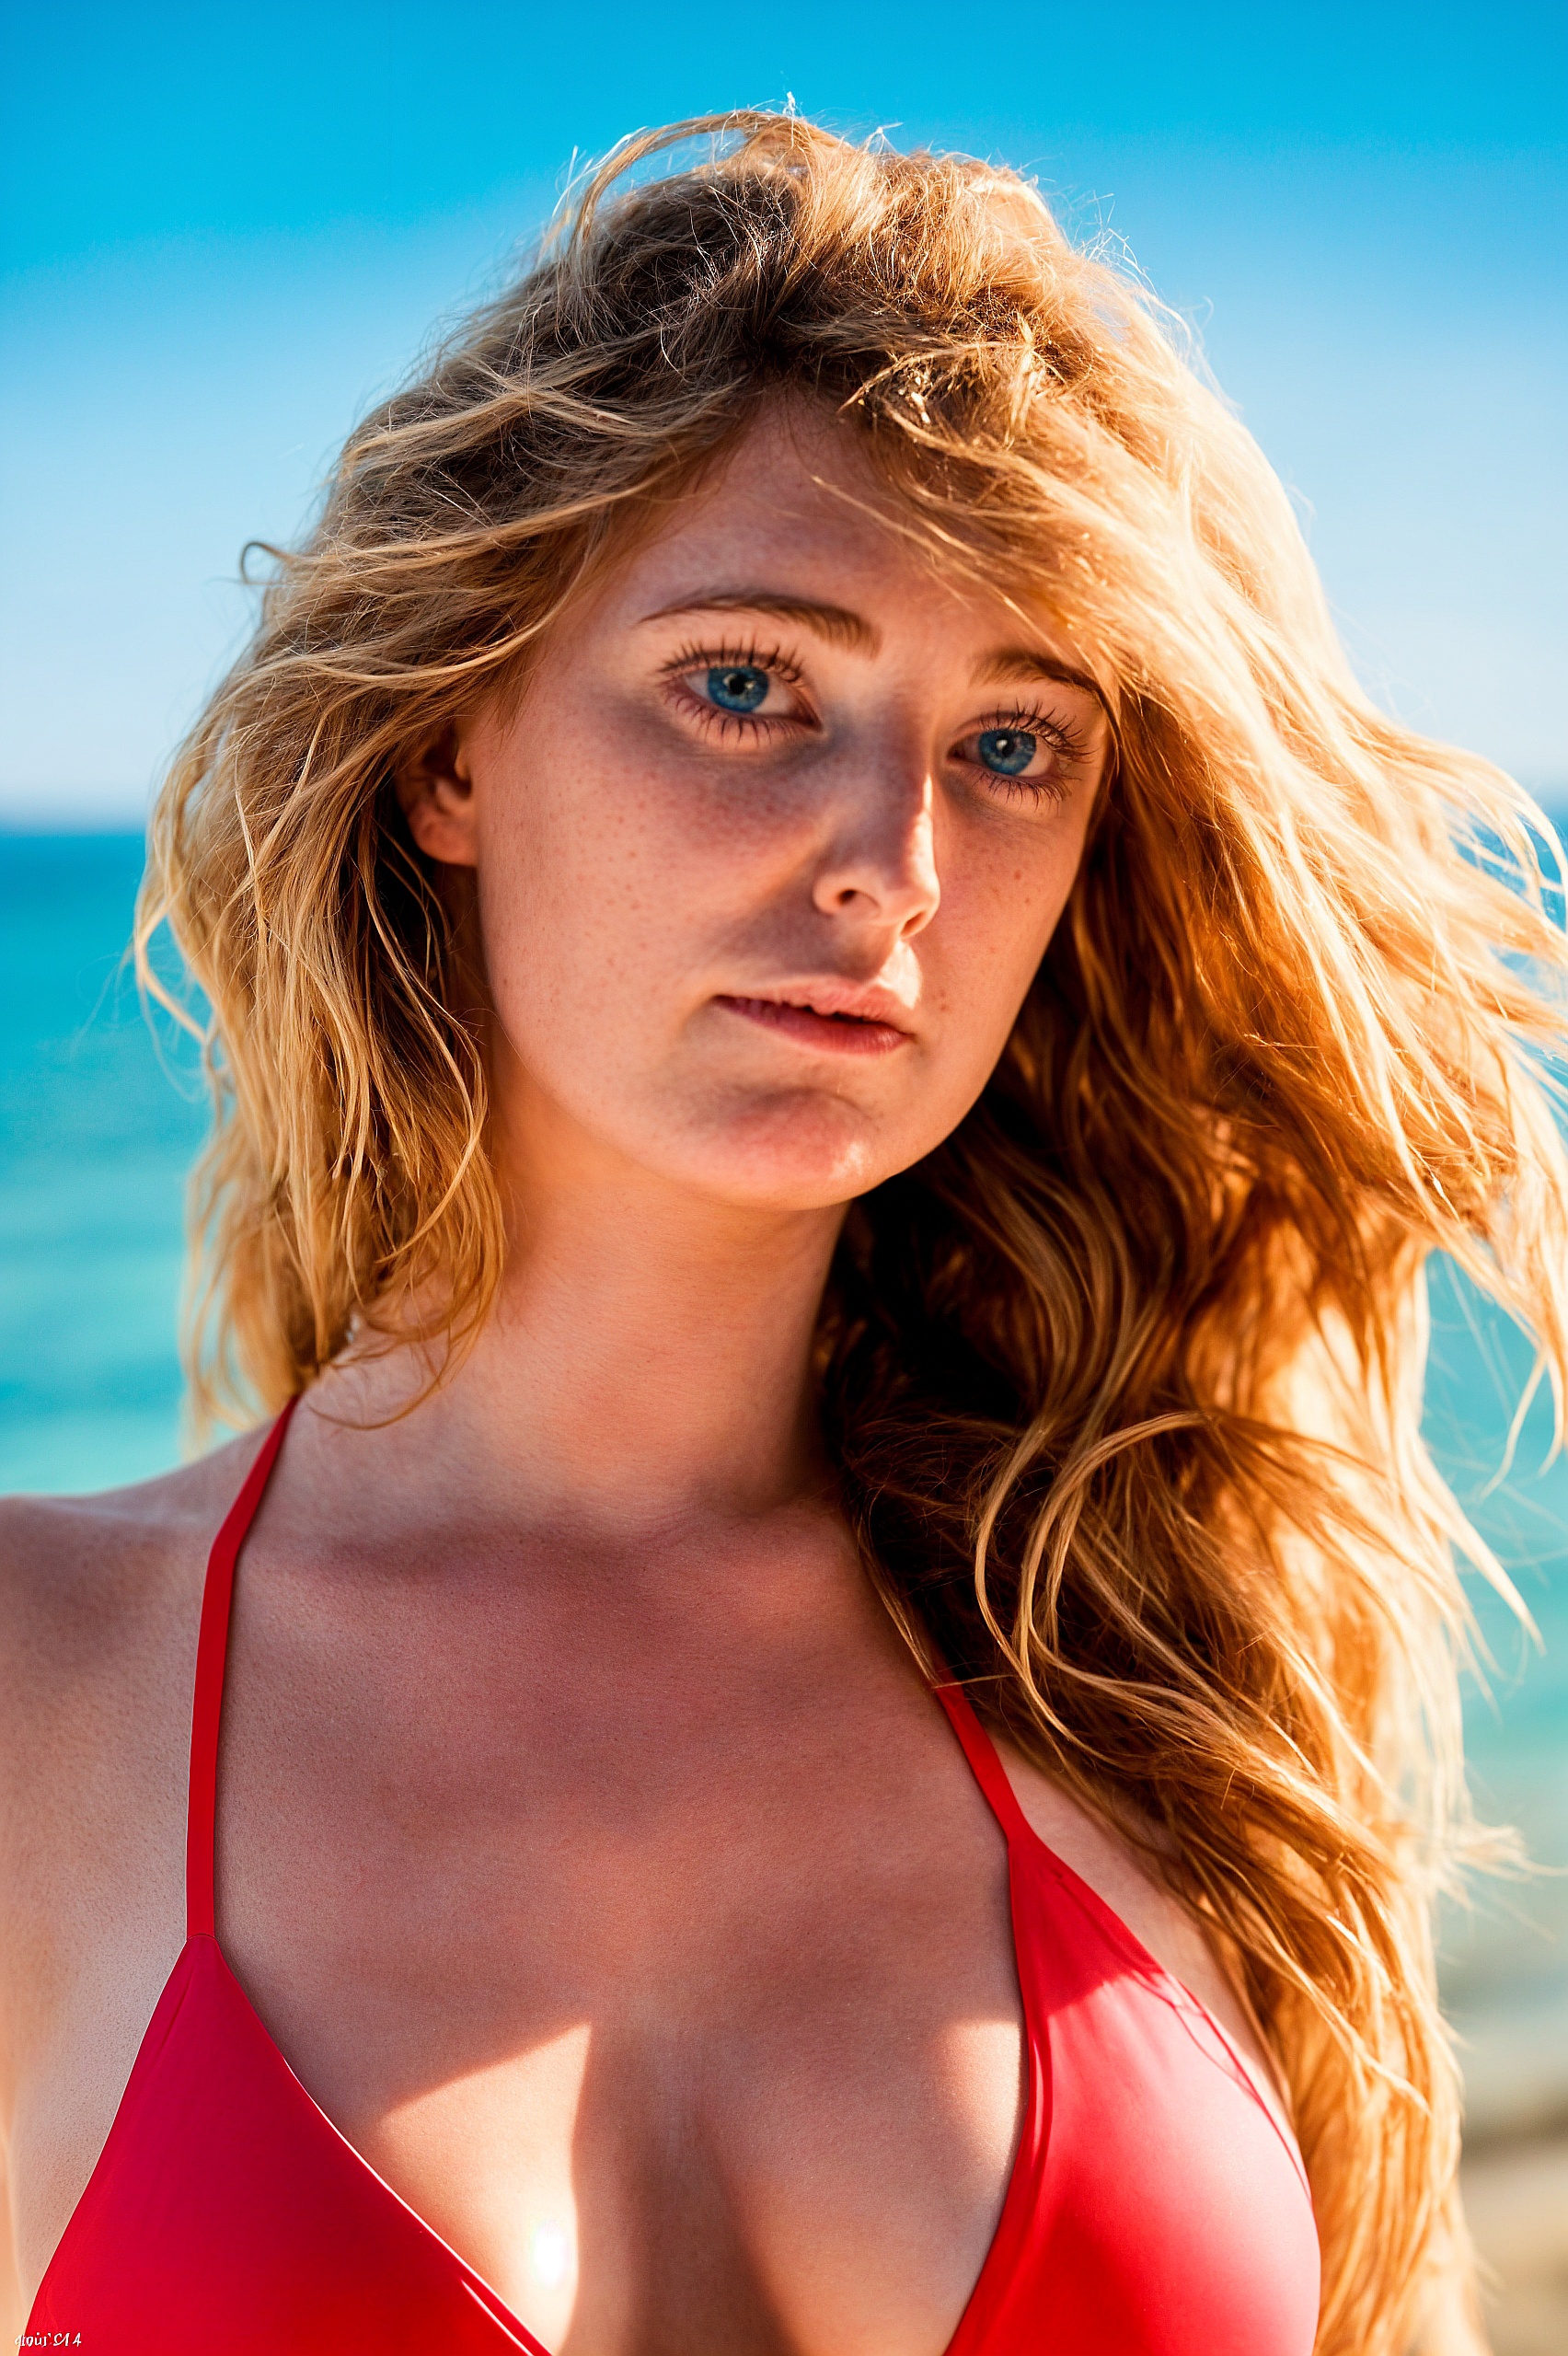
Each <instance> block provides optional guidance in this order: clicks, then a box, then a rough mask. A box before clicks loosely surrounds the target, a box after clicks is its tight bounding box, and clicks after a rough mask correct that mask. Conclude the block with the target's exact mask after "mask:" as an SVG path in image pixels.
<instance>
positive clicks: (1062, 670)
mask: <svg viewBox="0 0 1568 2356" xmlns="http://www.w3.org/2000/svg"><path fill="white" fill-rule="evenodd" d="M683 614H771V615H773V616H774V617H775V618H777V619H778V620H779V621H787V622H799V623H800V624H801V628H802V629H809V630H812V631H813V632H814V633H815V635H816V636H817V637H818V638H823V639H825V640H826V641H828V643H829V644H830V645H833V646H847V647H849V648H851V649H852V650H853V651H854V652H855V653H859V654H875V653H876V652H877V650H878V648H879V647H880V646H881V644H882V633H881V632H880V631H879V630H877V629H873V627H872V626H871V624H870V622H869V621H867V620H866V619H865V618H864V617H863V616H862V615H859V614H857V613H853V612H851V610H850V609H849V607H848V606H832V605H828V604H826V603H824V601H823V600H822V599H820V598H816V597H787V596H781V595H778V592H777V591H775V590H771V589H716V590H713V591H711V592H710V593H709V594H708V595H703V596H699V597H683V598H682V599H681V600H680V601H679V603H678V604H676V605H674V606H660V607H659V609H658V611H657V612H656V613H652V614H644V615H643V617H642V619H643V621H644V622H667V621H673V620H675V619H677V618H679V617H680V616H681V615H683ZM978 676H979V677H980V679H982V680H983V681H985V682H986V684H987V685H991V686H996V685H1000V684H1001V683H1003V682H1008V683H1011V682H1012V681H1014V680H1017V681H1020V682H1022V681H1025V680H1029V679H1054V680H1055V681H1056V682H1057V683H1058V684H1059V685H1060V686H1062V687H1078V689H1080V690H1081V692H1082V693H1083V694H1085V695H1088V696H1092V697H1093V698H1094V699H1095V701H1096V703H1098V704H1100V705H1101V706H1103V705H1104V703H1105V696H1104V692H1103V690H1102V689H1101V687H1100V684H1099V682H1098V681H1097V680H1095V679H1092V678H1090V675H1089V673H1088V672H1087V671H1079V670H1077V669H1076V668H1075V667H1074V665H1073V664H1070V663H1064V662H1063V661H1062V660H1061V658H1060V656H1059V655H1055V654H1047V653H1044V651H1043V649H1042V648H1040V647H1035V646H1007V647H1003V648H1001V649H1000V650H999V651H998V652H997V653H995V654H993V655H991V656H990V657H988V659H987V660H986V662H985V663H983V664H981V666H980V671H979V674H978Z"/></svg>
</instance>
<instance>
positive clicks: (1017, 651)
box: [980, 646, 1105, 704]
mask: <svg viewBox="0 0 1568 2356" xmlns="http://www.w3.org/2000/svg"><path fill="white" fill-rule="evenodd" d="M980 676H981V678H982V679H984V680H986V681H987V682H988V683H990V684H994V685H996V684H1000V683H1001V682H1002V681H1004V680H1006V681H1008V682H1009V683H1010V682H1011V681H1013V680H1015V679H1017V680H1020V681H1022V680H1026V679H1055V680H1056V681H1057V682H1058V684H1059V685H1060V686H1062V687H1078V688H1081V690H1082V691H1083V693H1084V694H1085V695H1086V696H1092V697H1093V698H1094V700H1095V702H1096V703H1098V704H1103V703H1104V701H1105V691H1104V689H1103V688H1102V687H1101V685H1100V682H1099V681H1098V679H1091V678H1090V675H1089V673H1088V672H1087V671H1078V670H1075V669H1074V667H1073V665H1072V664H1070V663H1064V662H1063V661H1062V659H1061V657H1060V656H1059V655H1055V654H1046V653H1043V651H1042V649H1041V648H1039V647H1037V646H1008V647H1004V648H1003V649H1002V650H1001V652H1000V653H997V654H993V655H992V656H991V657H990V658H989V660H988V661H987V662H986V663H985V664H982V666H981V670H980Z"/></svg>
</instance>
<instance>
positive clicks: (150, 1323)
mask: <svg viewBox="0 0 1568 2356" xmlns="http://www.w3.org/2000/svg"><path fill="white" fill-rule="evenodd" d="M141 863H142V845H141V839H140V837H138V836H134V835H130V834H99V835H92V834H75V835H43V834H26V833H0V1491H9V1490H17V1489H43V1490H59V1491H87V1490H93V1489H101V1488H109V1487H112V1486H115V1485H117V1484H121V1483H124V1482H128V1481H134V1480H138V1479H141V1478H143V1477H144V1476H145V1475H146V1474H149V1473H152V1472H158V1471H160V1470H162V1469H164V1468H165V1467H167V1466H168V1465H171V1464H173V1463H175V1462H177V1461H179V1454H180V1445H181V1442H180V1397H181V1392H180V1378H179V1365H178V1361H177V1357H176V1343H175V1335H176V1323H177V1316H178V1304H179V1288H180V1279H181V1263H182V1216H183V1192H184V1183H185V1177H186V1172H187V1171H188V1170H189V1167H190V1161H191V1158H192V1156H193V1154H194V1153H195V1151H196V1149H197V1148H198V1147H199V1145H200V1143H201V1141H202V1136H203V1134H204V1130H205V1126H206V1111H205V1105H204V1103H203V1099H202V1089H201V1086H200V1081H199V1073H198V1070H197V1065H196V1058H195V1056H194V1054H193V1052H192V1050H191V1048H190V1044H189V1043H188V1042H182V1041H181V1039H180V1038H179V1034H177V1033H176V1032H175V1031H174V1029H173V1028H172V1026H171V1025H169V1024H168V1023H167V1022H159V1023H158V1025H157V1027H156V1029H154V1028H151V1027H149V1024H148V1022H147V1021H146V1019H145V1017H144V1012H143V1010H142V1007H141V1005H140V1003H139V1001H138V998H137V993H136V989H135V986H134V982H133V977H132V975H131V972H130V969H129V965H128V963H127V962H126V960H125V955H124V953H125V946H126V941H127V939H128V936H129V931H130V924H131V910H132V903H133V898H134V895H135V889H136V883H137V880H138V877H139V875H140V872H141ZM1432 1308H1433V1320H1432V1322H1433V1345H1432V1357H1431V1365H1430V1369H1429V1373H1428V1381H1427V1418H1428V1428H1429V1432H1430V1434H1431V1437H1432V1439H1433V1443H1434V1445H1435V1449H1436V1450H1437V1452H1438V1454H1439V1457H1440V1459H1441V1461H1442V1462H1443V1464H1444V1466H1445V1469H1446V1471H1447V1473H1448V1476H1449V1478H1450V1479H1451V1480H1452V1481H1453V1482H1454V1483H1455V1485H1456V1486H1457V1487H1458V1490H1459V1493H1460V1495H1461V1496H1463V1497H1465V1498H1466V1500H1467V1501H1468V1502H1469V1503H1470V1507H1471V1510H1472V1513H1473V1515H1474V1518H1475V1519H1476V1521H1477V1522H1478V1524H1479V1525H1480V1526H1481V1528H1482V1530H1483V1532H1484V1534H1485V1535H1486V1536H1487V1538H1488V1539H1489V1540H1490V1541H1491V1542H1492V1543H1493V1546H1494V1547H1495V1548H1496V1550H1497V1552H1498V1553H1499V1554H1500V1555H1501V1556H1502V1558H1503V1560H1504V1562H1505V1565H1506V1566H1507V1568H1508V1570H1509V1571H1510V1573H1511V1574H1512V1576H1513V1577H1514V1578H1515V1580H1516V1583H1517V1585H1518V1588H1519V1589H1520V1592H1521V1593H1522V1595H1523V1597H1524V1599H1525V1600H1526V1602H1527V1604H1528V1607H1529V1610H1530V1611H1531V1613H1532V1614H1533V1615H1534V1618H1535V1622H1536V1623H1537V1626H1538V1628H1539V1636H1540V1643H1539V1646H1537V1645H1536V1644H1534V1643H1532V1642H1529V1641H1527V1640H1526V1639H1525V1638H1524V1637H1523V1636H1522V1635H1521V1634H1520V1632H1519V1631H1518V1629H1517V1627H1516V1624H1515V1623H1514V1622H1513V1621H1512V1620H1511V1619H1510V1617H1509V1615H1508V1614H1507V1613H1506V1612H1505V1611H1502V1610H1501V1609H1500V1608H1499V1607H1498V1606H1497V1605H1496V1604H1495V1602H1494V1601H1493V1600H1492V1599H1491V1598H1490V1596H1488V1595H1487V1594H1486V1593H1484V1592H1482V1593H1480V1594H1479V1595H1478V1597H1477V1610H1478V1615H1479V1618H1480V1621H1481V1625H1482V1634H1483V1638H1484V1640H1485V1643H1486V1645H1487V1646H1489V1648H1490V1650H1491V1653H1492V1656H1493V1660H1492V1666H1491V1667H1490V1669H1488V1671H1487V1673H1486V1678H1485V1681H1484V1684H1483V1683H1482V1682H1481V1681H1479V1680H1472V1681H1471V1684H1470V1692H1469V1695H1468V1701H1467V1718H1468V1725H1469V1735H1470V1751H1471V1758H1472V1762H1473V1774H1474V1782H1475V1785H1476V1789H1477V1795H1478V1800H1479V1804H1480V1807H1481V1811H1482V1814H1483V1815H1485V1816H1486V1817H1487V1818H1488V1819H1490V1820H1493V1821H1505V1822H1508V1823H1511V1824H1515V1825H1516V1826H1518V1827H1519V1828H1520V1830H1521V1831H1522V1832H1523V1833H1524V1835H1525V1838H1526V1841H1527V1842H1528V1848H1529V1851H1530V1853H1531V1854H1532V1856H1533V1859H1534V1861H1535V1868H1536V1869H1535V1870H1534V1871H1533V1872H1532V1873H1531V1874H1529V1875H1528V1876H1526V1877H1522V1878H1517V1879H1512V1880H1510V1881H1508V1882H1506V1883H1496V1882H1492V1883H1489V1884H1487V1885H1486V1886H1485V1888H1483V1889H1482V1890H1481V1891H1480V1892H1479V1893H1478V1894H1477V1896H1476V1898H1475V1900H1474V1901H1473V1903H1472V1904H1471V1906H1470V1908H1469V1909H1468V1910H1457V1909H1456V1910H1453V1911H1451V1912H1450V1914H1449V1916H1448V1918H1447V1922H1446V1924H1445V1930H1444V1952H1445V1972H1446V1986H1447V1998H1448V2003H1449V2008H1450V2011H1451V2014H1452V2015H1453V2017H1454V2018H1455V2020H1456V2022H1457V2024H1458V2027H1459V2029H1460V2031H1461V2034H1462V2036H1463V2037H1464V2038H1465V2040H1466V2049H1467V2053H1468V2068H1469V2072H1470V2105H1471V2118H1472V2125H1473V2128H1474V2131H1476V2132H1477V2133H1478V2134H1482V2135H1484V2134H1488V2133H1493V2132H1500V2131H1501V2132H1506V2131H1511V2130H1514V2129H1517V2128H1525V2127H1529V2126H1534V2125H1542V2126H1544V2125H1546V2124H1548V2123H1549V2122H1553V2121H1561V2120H1563V2119H1568V1463H1564V1462H1561V1461H1560V1462H1557V1463H1555V1464H1551V1465H1549V1466H1547V1468H1546V1469H1545V1470H1544V1471H1542V1470H1541V1469H1540V1468H1541V1463H1542V1460H1543V1458H1544V1456H1545V1453H1546V1448H1547V1441H1548V1438H1549V1417H1548V1416H1547V1415H1546V1414H1545V1413H1544V1412H1543V1410H1542V1409H1541V1408H1540V1407H1539V1406H1538V1407H1537V1408H1535V1409H1532V1411H1531V1414H1530V1415H1529V1416H1528V1419H1527V1422H1526V1426H1525V1429H1524V1433H1523V1436H1522V1438H1521V1441H1520V1444H1519V1447H1518V1449H1517V1453H1516V1461H1515V1465H1514V1467H1513V1469H1512V1470H1511V1471H1510V1472H1509V1474H1508V1477H1507V1478H1506V1479H1502V1478H1500V1477H1499V1476H1500V1472H1501V1468H1502V1466H1503V1462H1504V1457H1505V1435H1506V1432H1507V1427H1508V1422H1509V1417H1510V1415H1511V1412H1512V1408H1513V1404H1514V1403H1515V1401H1516V1398H1517V1396H1518V1393H1519V1389H1520V1386H1521V1384H1522V1382H1523V1380H1524V1378H1525V1376H1526V1374H1527V1373H1528V1365H1529V1352H1528V1348H1527V1347H1526V1346H1525V1345H1524V1344H1523V1343H1522V1342H1521V1340H1520V1338H1519V1336H1518V1335H1517V1334H1515V1333H1514V1332H1513V1331H1512V1330H1511V1329H1510V1328H1509V1327H1508V1326H1507V1325H1506V1324H1505V1322H1504V1321H1503V1320H1501V1319H1500V1318H1499V1317H1497V1316H1496V1315H1495V1313H1494V1312H1493V1311H1490V1310H1489V1309H1487V1307H1486V1306H1485V1304H1484V1303H1482V1302H1481V1301H1480V1300H1478V1299H1476V1297H1475V1296H1474V1295H1473V1294H1472V1293H1470V1291H1469V1290H1468V1288H1466V1287H1464V1286H1463V1285H1462V1284H1461V1283H1460V1282H1458V1280H1457V1279H1456V1278H1455V1276H1453V1274H1452V1272H1451V1271H1450V1270H1448V1269H1447V1267H1446V1266H1444V1265H1439V1266H1437V1267H1435V1269H1434V1270H1433V1273H1432Z"/></svg>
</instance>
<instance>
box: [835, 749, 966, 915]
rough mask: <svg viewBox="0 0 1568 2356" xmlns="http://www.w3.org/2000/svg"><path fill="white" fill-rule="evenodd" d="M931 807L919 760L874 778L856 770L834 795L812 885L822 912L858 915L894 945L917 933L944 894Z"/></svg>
mask: <svg viewBox="0 0 1568 2356" xmlns="http://www.w3.org/2000/svg"><path fill="white" fill-rule="evenodd" d="M935 804H936V793H935V789H934V786H933V783H932V780H931V774H930V770H929V768H928V766H926V765H925V764H923V763H918V762H916V761H913V760H910V761H906V762H904V763H900V764H896V765H895V764H894V763H892V762H890V763H888V765H887V766H886V768H884V769H883V770H882V773H881V774H877V775H868V774H866V772H865V771H864V770H862V771H861V772H860V774H859V777H858V778H857V780H855V782H854V784H853V785H851V786H847V787H846V790H845V791H844V793H843V794H842V796H841V797H836V802H835V806H834V809H833V814H832V824H831V831H830V834H829V837H828V839H827V840H826V841H825V843H824V847H823V854H822V858H821V860H820V861H819V863H818V866H817V871H816V874H815V876H814V878H813V884H812V899H813V904H814V906H815V907H817V908H819V909H820V910H821V911H822V913H823V915H824V916H836V917H849V918H860V919H861V920H862V921H865V922H869V923H872V924H874V925H876V926H877V927H878V928H879V929H881V928H882V927H885V928H886V929H887V930H888V931H889V932H890V933H891V934H892V935H893V937H894V940H898V941H905V940H908V939H909V938H911V936H912V935H914V934H915V933H917V932H919V931H921V930H923V929H924V928H925V927H926V926H927V925H928V924H929V923H930V921H931V918H933V917H934V916H935V915H936V913H937V908H938V906H939V904H940V900H941V883H940V878H939V876H938V873H937V843H936V826H935Z"/></svg>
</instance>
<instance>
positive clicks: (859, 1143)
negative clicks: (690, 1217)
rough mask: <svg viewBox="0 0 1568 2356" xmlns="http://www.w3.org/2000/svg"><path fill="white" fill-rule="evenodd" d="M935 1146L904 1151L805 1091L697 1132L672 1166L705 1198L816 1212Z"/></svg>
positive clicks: (877, 1129)
mask: <svg viewBox="0 0 1568 2356" xmlns="http://www.w3.org/2000/svg"><path fill="white" fill-rule="evenodd" d="M934 1142H935V1140H934V1139H932V1140H929V1141H927V1140H925V1139H920V1140H917V1141H916V1142H914V1143H912V1144H910V1145H908V1146H907V1148H906V1149H904V1150H900V1143H899V1141H897V1140H894V1138H890V1137H889V1135H888V1134H887V1133H886V1131H885V1130H884V1129H882V1127H881V1126H880V1125H879V1124H878V1123H877V1122H876V1121H875V1120H873V1119H871V1118H870V1116H868V1114H866V1112H865V1111H864V1110H863V1109H862V1108H860V1107H859V1106H856V1105H852V1104H849V1103H846V1102H845V1100H844V1099H843V1098H841V1097H831V1096H825V1095H822V1094H818V1093H816V1092H815V1091H813V1092H812V1093H810V1094H806V1093H803V1092H802V1093H799V1094H791V1095H790V1096H789V1097H786V1098H782V1099H780V1098H778V1097H773V1098H767V1099H765V1100H763V1101H762V1102H761V1103H751V1104H749V1105H747V1106H745V1107H744V1109H742V1110H736V1109H735V1108H733V1107H732V1108H730V1110H729V1112H728V1115H727V1117H722V1118H721V1119H719V1120H717V1121H714V1122H713V1123H711V1124H710V1125H709V1124H705V1125H703V1126H702V1128H701V1129H700V1130H699V1131H698V1134H696V1135H693V1136H690V1137H689V1138H688V1139H687V1141H686V1151H685V1152H683V1153H682V1155H681V1157H680V1159H681V1161H682V1164H683V1175H685V1176H686V1178H687V1180H688V1182H695V1183H696V1184H698V1186H700V1187H701V1189H702V1191H703V1192H704V1193H705V1194H712V1195H718V1196H721V1198H722V1199H723V1200H725V1201H727V1202H732V1203H735V1204H747V1205H753V1206H755V1207H758V1208H767V1209H773V1210H799V1211H809V1210H824V1209H826V1208H828V1207H831V1206H833V1205H835V1204H838V1203H847V1202H852V1201H853V1200H854V1198H855V1196H856V1195H864V1194H866V1193H867V1192H869V1190H870V1188H871V1187H872V1186H878V1185H880V1184H882V1180H883V1179H884V1178H889V1177H891V1176H892V1175H893V1173H894V1171H896V1170H903V1169H905V1168H907V1166H908V1164H909V1163H910V1162H911V1161H917V1160H918V1159H919V1157H920V1155H921V1154H922V1153H926V1152H928V1151H929V1150H930V1145H931V1144H932V1143H934Z"/></svg>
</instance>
